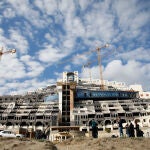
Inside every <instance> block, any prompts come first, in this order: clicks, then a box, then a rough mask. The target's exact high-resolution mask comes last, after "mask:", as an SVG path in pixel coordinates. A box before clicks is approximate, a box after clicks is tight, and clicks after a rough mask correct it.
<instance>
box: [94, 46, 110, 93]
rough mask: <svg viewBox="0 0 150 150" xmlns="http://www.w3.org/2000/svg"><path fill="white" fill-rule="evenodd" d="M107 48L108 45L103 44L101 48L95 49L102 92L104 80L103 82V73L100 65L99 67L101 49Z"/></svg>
mask: <svg viewBox="0 0 150 150" xmlns="http://www.w3.org/2000/svg"><path fill="white" fill-rule="evenodd" d="M106 47H109V44H105V45H104V46H102V47H97V48H96V51H97V56H98V66H99V71H100V89H101V90H104V80H103V71H102V65H101V54H100V52H101V49H102V48H106Z"/></svg>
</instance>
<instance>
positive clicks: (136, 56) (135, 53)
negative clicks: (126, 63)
mask: <svg viewBox="0 0 150 150" xmlns="http://www.w3.org/2000/svg"><path fill="white" fill-rule="evenodd" d="M149 53H150V49H144V48H143V47H139V48H137V49H135V50H132V51H129V52H124V53H121V54H118V57H119V58H122V59H124V60H137V61H148V62H150V59H149Z"/></svg>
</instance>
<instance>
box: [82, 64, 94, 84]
mask: <svg viewBox="0 0 150 150" xmlns="http://www.w3.org/2000/svg"><path fill="white" fill-rule="evenodd" d="M90 65H91V62H87V63H86V64H84V65H83V69H84V68H85V67H87V68H88V69H89V77H90V83H91V81H92V79H91V69H90Z"/></svg>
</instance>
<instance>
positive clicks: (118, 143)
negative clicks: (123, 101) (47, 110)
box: [0, 137, 150, 150]
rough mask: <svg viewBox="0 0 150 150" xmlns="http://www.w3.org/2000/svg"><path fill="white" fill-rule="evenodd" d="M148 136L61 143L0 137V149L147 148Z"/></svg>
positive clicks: (112, 149) (126, 149) (104, 149)
mask: <svg viewBox="0 0 150 150" xmlns="http://www.w3.org/2000/svg"><path fill="white" fill-rule="evenodd" d="M149 143H150V138H99V139H93V138H87V137H76V138H75V139H68V140H66V141H64V142H61V143H56V142H54V143H52V142H50V141H43V140H40V141H36V140H29V139H22V140H19V139H12V138H11V139H10V138H0V150H141V149H142V150H149V149H150V144H149Z"/></svg>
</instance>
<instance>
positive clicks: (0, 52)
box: [0, 47, 16, 59]
mask: <svg viewBox="0 0 150 150" xmlns="http://www.w3.org/2000/svg"><path fill="white" fill-rule="evenodd" d="M8 53H12V54H13V53H16V49H11V50H8V51H5V52H3V47H2V48H1V49H0V59H1V57H2V55H4V54H8Z"/></svg>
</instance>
